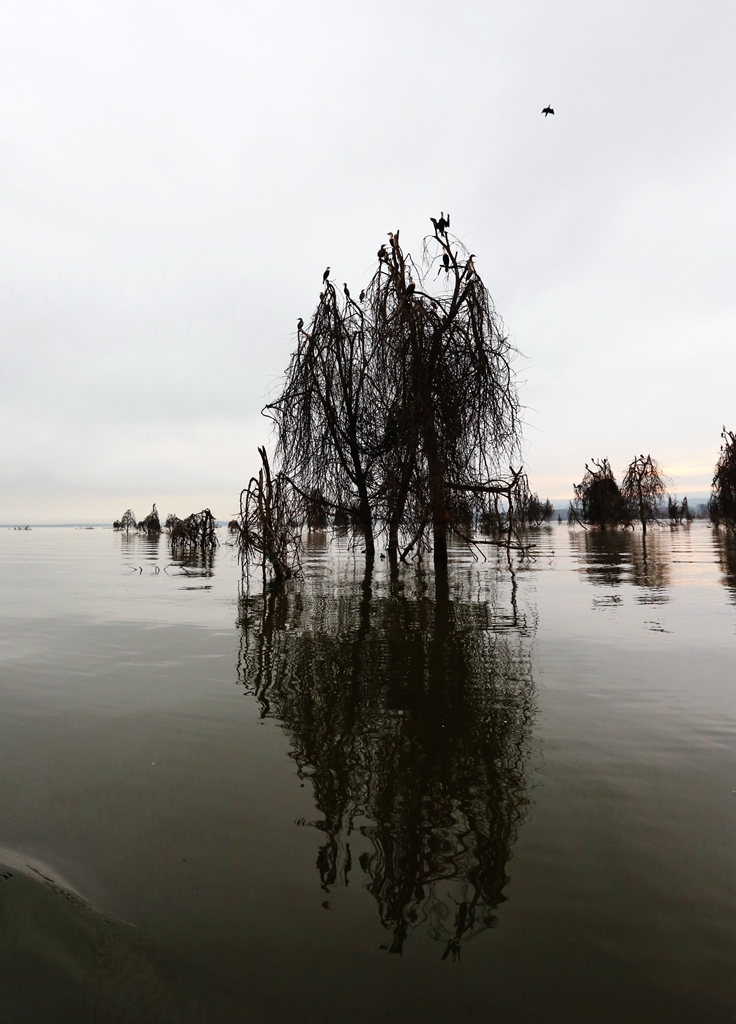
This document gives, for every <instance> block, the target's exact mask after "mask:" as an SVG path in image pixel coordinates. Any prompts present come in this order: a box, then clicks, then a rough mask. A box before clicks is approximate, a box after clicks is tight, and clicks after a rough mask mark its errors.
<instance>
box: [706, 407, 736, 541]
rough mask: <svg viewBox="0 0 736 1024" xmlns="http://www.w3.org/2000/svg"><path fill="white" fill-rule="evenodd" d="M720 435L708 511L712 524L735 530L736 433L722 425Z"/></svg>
mask: <svg viewBox="0 0 736 1024" xmlns="http://www.w3.org/2000/svg"><path fill="white" fill-rule="evenodd" d="M721 437H722V438H723V443H722V444H721V451H720V454H719V456H718V462H717V463H716V468H715V472H714V473H713V484H712V487H713V493H712V494H711V497H710V502H709V505H708V512H709V514H710V519H711V522H712V523H713V525H714V526H723V527H725V528H726V529H727V530H736V434H733V433H732V432H731V431H730V430H726V428H725V427H724V428H723V431H722V432H721Z"/></svg>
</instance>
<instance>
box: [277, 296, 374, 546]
mask: <svg viewBox="0 0 736 1024" xmlns="http://www.w3.org/2000/svg"><path fill="white" fill-rule="evenodd" d="M371 342H372V338H371V336H370V332H367V331H366V324H365V318H364V315H363V311H362V309H361V307H360V306H359V305H358V303H356V302H355V301H354V300H353V299H351V298H349V297H348V296H347V295H346V297H345V300H344V302H343V301H341V299H340V297H339V296H338V294H337V292H336V291H335V288H334V285H333V284H332V282H330V281H326V282H325V283H324V290H323V292H322V293H321V295H320V300H319V304H318V306H317V309H316V312H315V314H314V316H313V317H312V321H311V323H310V325H309V330H308V331H305V330H303V329H302V327H299V329H298V342H297V349H296V352H295V353H294V354H293V356H292V357H291V361H290V363H289V367H288V370H287V373H286V381H285V385H284V388H283V391H282V392H281V395H280V396H279V397H278V398H277V399H276V401H274V402H272V403H270V404H269V405H268V406H266V409H265V410H264V412H265V413H266V414H267V415H269V416H271V417H272V418H273V419H274V421H275V423H276V426H277V440H276V456H277V458H278V461H279V463H280V478H281V479H283V480H285V481H288V482H290V483H291V484H292V485H293V486H294V487H295V489H297V490H298V492H299V493H302V494H306V495H309V496H310V500H311V502H312V505H314V504H315V503H317V502H319V503H321V504H322V505H323V507H324V508H325V509H326V510H329V511H330V512H333V513H335V512H341V513H342V514H343V515H344V516H345V518H346V519H348V520H350V521H354V522H356V523H357V524H358V526H359V528H360V530H361V532H362V533H363V534H364V535H365V542H366V551H367V552H368V553H372V552H373V550H374V539H373V507H372V501H371V494H372V492H373V490H374V487H375V481H374V463H375V458H374V455H373V452H374V449H375V431H376V428H377V426H378V424H377V423H376V422H375V419H374V418H373V416H372V415H371V413H370V410H371V405H372V403H371V395H370V393H369V392H370V391H371V390H372V388H371V385H372V383H373V382H372V381H371V380H370V379H369V370H370V363H371V359H370V351H369V349H370V345H371Z"/></svg>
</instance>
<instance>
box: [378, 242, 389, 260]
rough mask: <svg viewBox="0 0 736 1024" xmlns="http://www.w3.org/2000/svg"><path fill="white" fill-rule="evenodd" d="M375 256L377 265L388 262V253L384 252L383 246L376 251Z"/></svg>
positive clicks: (384, 247)
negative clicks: (384, 261)
mask: <svg viewBox="0 0 736 1024" xmlns="http://www.w3.org/2000/svg"><path fill="white" fill-rule="evenodd" d="M377 256H378V262H379V263H381V262H382V261H383V260H386V261H387V262H388V253H387V252H386V246H385V245H382V246H381V248H380V249H379V250H378V253H377Z"/></svg>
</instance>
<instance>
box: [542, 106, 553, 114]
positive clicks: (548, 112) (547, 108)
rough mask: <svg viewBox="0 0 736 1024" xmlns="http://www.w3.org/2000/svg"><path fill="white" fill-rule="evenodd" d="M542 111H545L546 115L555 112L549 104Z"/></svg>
mask: <svg viewBox="0 0 736 1024" xmlns="http://www.w3.org/2000/svg"><path fill="white" fill-rule="evenodd" d="M542 113H543V114H544V116H545V117H546V116H547V114H554V110H553V109H552V107H550V106H549V105H547V106H546V107H545V108H544V110H543V111H542Z"/></svg>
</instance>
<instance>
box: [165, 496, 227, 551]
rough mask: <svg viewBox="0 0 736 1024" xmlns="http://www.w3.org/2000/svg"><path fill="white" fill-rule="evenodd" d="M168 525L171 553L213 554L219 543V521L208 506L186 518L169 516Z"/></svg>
mask: <svg viewBox="0 0 736 1024" xmlns="http://www.w3.org/2000/svg"><path fill="white" fill-rule="evenodd" d="M166 526H167V528H168V530H169V546H170V548H171V553H172V555H174V556H175V557H176V556H178V557H183V556H192V555H197V554H199V555H212V554H213V553H214V551H215V549H216V548H217V545H218V544H219V540H218V538H217V523H216V520H215V517H214V516H213V515H212V513H211V512H210V510H209V509H208V508H205V509H202V511H201V512H192V514H191V515H189V516H187V517H186V519H179V518H178V517H177V516H174V515H170V516H167V518H166Z"/></svg>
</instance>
